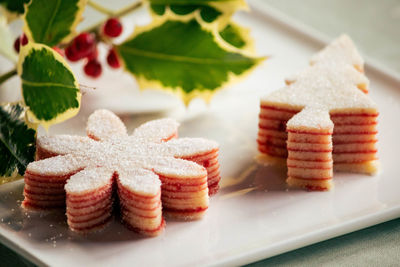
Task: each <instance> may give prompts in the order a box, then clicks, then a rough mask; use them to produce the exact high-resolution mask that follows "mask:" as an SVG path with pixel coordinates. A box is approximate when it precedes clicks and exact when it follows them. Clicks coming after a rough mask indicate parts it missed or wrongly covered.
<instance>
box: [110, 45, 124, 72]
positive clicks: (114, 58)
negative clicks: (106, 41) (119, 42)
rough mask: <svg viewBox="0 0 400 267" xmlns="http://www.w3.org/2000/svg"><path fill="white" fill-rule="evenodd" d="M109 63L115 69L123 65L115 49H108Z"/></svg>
mask: <svg viewBox="0 0 400 267" xmlns="http://www.w3.org/2000/svg"><path fill="white" fill-rule="evenodd" d="M107 63H108V65H110V67H111V68H114V69H118V68H119V67H121V63H120V62H119V58H118V56H117V53H116V52H115V50H114V49H110V51H108V55H107Z"/></svg>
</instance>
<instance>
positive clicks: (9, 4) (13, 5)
mask: <svg viewBox="0 0 400 267" xmlns="http://www.w3.org/2000/svg"><path fill="white" fill-rule="evenodd" d="M28 2H29V0H0V4H1V5H3V6H4V7H5V8H6V9H7V10H8V11H9V12H13V13H18V14H23V13H24V4H26V3H28Z"/></svg>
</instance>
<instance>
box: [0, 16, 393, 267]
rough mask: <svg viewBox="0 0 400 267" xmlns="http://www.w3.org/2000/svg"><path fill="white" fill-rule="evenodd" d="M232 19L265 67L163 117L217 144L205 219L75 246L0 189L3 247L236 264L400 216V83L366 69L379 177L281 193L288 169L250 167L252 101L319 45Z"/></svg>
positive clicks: (91, 258) (18, 194)
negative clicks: (215, 183)
mask: <svg viewBox="0 0 400 267" xmlns="http://www.w3.org/2000/svg"><path fill="white" fill-rule="evenodd" d="M236 19H237V20H238V21H240V22H241V23H242V24H244V25H247V26H248V27H251V29H252V34H253V36H254V37H255V41H256V48H257V51H258V52H259V54H262V55H270V56H271V58H270V59H269V60H267V61H266V62H265V63H264V64H263V65H262V66H260V67H259V68H257V69H256V70H255V72H253V73H252V74H251V75H250V76H249V77H248V78H247V79H245V80H244V81H243V82H241V83H240V84H238V85H237V86H235V87H233V88H230V89H229V90H224V91H221V92H220V93H218V94H217V95H216V97H215V98H214V99H213V101H212V102H211V104H210V106H209V107H208V108H205V107H204V106H203V105H197V108H198V110H199V111H198V112H192V111H193V109H195V108H196V105H194V106H195V107H193V106H192V107H191V109H190V110H189V111H188V112H187V113H182V110H180V111H171V112H170V114H169V115H171V116H175V117H178V118H180V120H181V121H182V126H181V128H180V136H202V137H208V138H212V139H215V140H217V141H218V142H219V143H220V144H221V150H220V162H221V170H222V189H221V191H220V192H219V193H218V194H217V195H216V196H215V197H213V198H212V199H211V203H210V208H209V210H208V212H207V215H206V217H205V218H204V219H202V220H200V221H195V222H176V221H167V227H166V229H165V233H164V234H162V235H161V236H159V237H157V238H142V237H140V236H138V235H136V234H135V233H133V232H130V231H129V230H127V229H126V228H125V227H124V226H123V225H122V224H121V223H119V222H118V220H114V221H113V222H112V223H111V225H110V226H109V227H108V228H106V229H105V230H104V231H103V232H101V233H98V234H93V235H89V236H87V237H80V236H76V235H74V234H72V233H71V232H69V231H68V228H67V225H66V222H65V216H64V214H62V213H50V214H27V213H25V211H23V210H22V209H20V208H19V205H20V201H21V200H22V190H23V182H22V181H17V182H14V183H10V184H6V185H3V186H1V187H0V219H1V221H0V240H1V242H2V243H3V244H5V245H7V246H9V247H11V248H12V249H14V250H15V251H17V252H18V253H20V254H21V255H23V256H25V257H27V258H28V259H29V260H31V261H32V262H34V263H36V264H38V265H51V266H133V265H135V266H193V265H201V266H204V265H239V264H245V263H249V262H252V261H256V260H259V259H262V258H266V257H270V256H273V255H276V254H279V253H283V252H286V251H289V250H292V249H295V248H299V247H301V246H305V245H308V244H312V243H315V242H318V241H322V240H325V239H328V238H331V237H335V236H338V235H342V234H345V233H348V232H351V231H354V230H358V229H361V228H364V227H368V226H371V225H373V224H377V223H380V222H383V221H386V220H389V219H393V218H396V217H398V216H400V194H399V192H398V190H399V188H400V179H399V170H398V166H399V165H398V163H397V162H398V158H397V157H398V151H400V142H399V137H398V133H399V131H400V124H399V114H400V90H399V87H400V83H399V81H398V80H396V79H395V78H392V77H391V76H389V75H386V74H384V73H382V72H380V71H377V70H375V69H374V68H371V67H370V66H369V65H368V66H367V68H366V73H367V75H368V76H369V78H370V80H371V97H372V98H373V99H374V100H375V101H376V102H377V103H378V105H379V108H380V116H379V143H378V147H379V157H380V160H381V163H382V172H381V173H380V174H379V175H377V176H372V177H370V176H364V175H358V174H346V173H335V176H334V183H335V188H334V190H332V191H331V192H305V191H302V190H287V189H286V186H285V183H284V180H285V178H286V175H285V172H286V170H285V169H283V168H282V169H280V168H277V167H272V166H271V167H263V166H258V165H257V164H256V163H255V161H254V157H255V156H256V155H257V147H256V135H257V123H258V112H259V99H260V96H261V95H263V94H265V93H267V92H270V91H272V90H274V89H278V88H280V87H281V86H283V79H284V77H285V76H287V75H289V74H291V73H293V72H295V71H297V70H300V69H301V68H303V67H304V66H306V65H307V62H308V59H309V57H310V56H311V54H313V53H314V52H316V51H317V50H319V49H320V48H321V47H322V44H321V43H320V42H317V41H315V39H312V38H310V37H308V35H305V34H303V33H301V32H299V31H296V30H293V29H292V28H290V27H287V26H285V25H284V24H282V23H281V22H278V21H277V20H276V19H273V18H271V17H269V16H266V15H265V14H262V13H261V11H257V12H254V13H250V14H239V15H238V16H237V17H236ZM121 75H123V74H121ZM83 104H85V103H83ZM193 114H194V115H193ZM189 115H190V116H189ZM85 116H87V115H84V113H81V115H80V116H79V117H76V118H74V119H72V120H70V121H67V122H66V123H63V124H61V125H58V126H56V127H54V128H53V129H52V131H51V132H52V133H60V132H68V133H72V132H75V133H80V134H82V133H83V132H84V126H85V120H86V117H85ZM154 116H163V115H162V114H161V115H160V114H158V115H157V114H156V115H143V116H141V117H140V118H138V117H136V118H135V117H133V116H125V117H124V118H125V122H127V125H128V128H129V129H133V127H134V126H136V125H138V124H139V123H141V122H143V121H144V120H146V119H149V118H150V117H151V118H152V117H154Z"/></svg>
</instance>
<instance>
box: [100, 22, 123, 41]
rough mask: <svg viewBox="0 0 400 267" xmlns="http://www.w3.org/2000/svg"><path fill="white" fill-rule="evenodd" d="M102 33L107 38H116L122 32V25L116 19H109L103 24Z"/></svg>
mask: <svg viewBox="0 0 400 267" xmlns="http://www.w3.org/2000/svg"><path fill="white" fill-rule="evenodd" d="M103 32H104V34H105V35H107V36H108V37H118V36H119V35H120V34H121V32H122V24H121V22H119V20H118V19H116V18H111V19H108V20H107V21H106V23H105V24H104V28H103Z"/></svg>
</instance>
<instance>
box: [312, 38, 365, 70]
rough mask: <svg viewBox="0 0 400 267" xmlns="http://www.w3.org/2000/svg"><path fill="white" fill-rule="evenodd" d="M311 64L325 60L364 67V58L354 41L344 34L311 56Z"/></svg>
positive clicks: (336, 63)
mask: <svg viewBox="0 0 400 267" xmlns="http://www.w3.org/2000/svg"><path fill="white" fill-rule="evenodd" d="M310 62H311V64H315V63H319V62H324V63H328V62H329V63H330V64H335V65H337V66H340V65H352V66H357V67H360V68H362V67H363V66H364V60H363V58H362V57H361V55H360V54H359V53H358V51H357V48H356V47H355V45H354V43H353V41H352V40H351V39H350V37H349V36H347V35H345V34H343V35H341V36H340V37H339V38H337V39H336V40H335V41H333V42H332V43H331V44H330V45H328V46H327V47H325V48H324V49H323V50H321V51H320V52H318V53H317V54H315V55H314V56H313V57H311V61H310Z"/></svg>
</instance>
